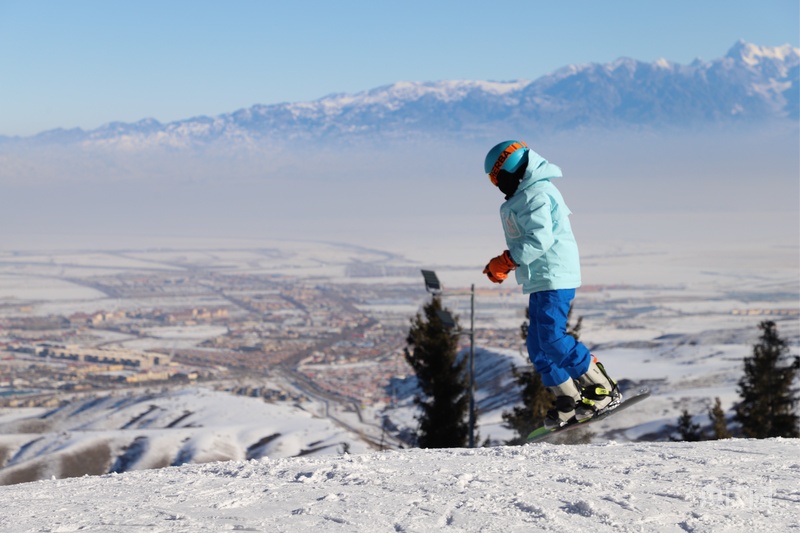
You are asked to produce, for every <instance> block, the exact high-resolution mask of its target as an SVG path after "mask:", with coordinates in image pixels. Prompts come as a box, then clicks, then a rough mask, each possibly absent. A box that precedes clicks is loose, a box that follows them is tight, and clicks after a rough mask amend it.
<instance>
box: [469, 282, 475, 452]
mask: <svg viewBox="0 0 800 533" xmlns="http://www.w3.org/2000/svg"><path fill="white" fill-rule="evenodd" d="M469 308H470V309H469V311H470V313H469V447H470V448H474V447H475V284H474V283H473V284H472V287H471V289H470V299H469Z"/></svg>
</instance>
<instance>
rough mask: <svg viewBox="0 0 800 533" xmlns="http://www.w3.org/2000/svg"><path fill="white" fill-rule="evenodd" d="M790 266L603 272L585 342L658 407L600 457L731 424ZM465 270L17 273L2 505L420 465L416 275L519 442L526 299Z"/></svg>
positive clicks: (40, 269)
mask: <svg viewBox="0 0 800 533" xmlns="http://www.w3.org/2000/svg"><path fill="white" fill-rule="evenodd" d="M792 252H793V250H788V249H780V250H778V251H776V252H775V261H774V262H772V263H770V264H771V268H770V269H767V270H765V269H761V271H760V275H759V276H758V277H752V278H747V279H748V280H747V282H743V281H742V280H743V276H742V269H746V268H748V265H747V264H746V262H741V261H740V262H739V263H736V264H735V265H733V266H732V267H730V268H729V269H728V270H725V269H717V270H714V269H711V268H710V267H709V266H708V265H709V264H716V263H717V262H719V264H725V265H730V263H727V262H726V261H724V258H723V260H720V261H717V260H716V259H715V258H711V257H706V258H700V260H699V264H698V265H697V270H696V271H693V272H690V271H687V270H686V269H685V268H684V269H683V270H682V269H681V268H680V267H676V265H680V264H685V263H682V261H681V258H680V257H672V256H664V255H657V254H653V253H650V252H649V251H647V250H644V251H642V252H641V253H639V254H637V253H635V252H632V253H626V254H620V253H615V254H613V256H603V255H593V254H591V253H588V254H586V257H585V259H584V271H585V273H584V277H585V279H587V280H591V281H594V283H591V284H589V283H587V284H586V285H584V286H583V287H582V288H581V289H580V290H579V292H578V296H577V298H576V301H575V312H574V315H575V316H574V317H573V321H574V320H576V319H577V318H578V317H579V318H580V320H581V321H582V322H581V335H582V340H584V341H585V342H586V343H587V344H589V345H590V347H591V348H592V350H593V351H594V352H595V353H596V354H598V355H599V356H600V357H602V358H603V360H604V362H605V363H606V366H607V367H609V368H612V369H614V371H615V373H616V375H617V376H618V377H619V378H620V379H622V380H624V381H625V383H626V384H628V385H629V386H638V385H640V384H646V385H648V386H649V387H651V389H653V392H654V395H653V398H652V399H651V400H649V401H648V402H647V403H646V404H643V405H642V408H641V409H638V410H637V411H635V412H634V411H633V410H631V414H630V415H628V416H627V417H626V419H625V421H624V423H623V421H621V420H618V421H617V422H616V423H614V424H608V425H607V427H606V428H605V429H606V432H605V433H602V431H601V432H600V436H603V435H606V436H612V437H614V438H623V439H627V440H636V439H639V438H649V439H654V438H664V437H665V435H666V433H665V431H668V428H669V427H670V424H674V421H675V419H677V417H678V416H679V414H680V410H681V409H683V408H689V409H693V410H695V412H697V413H701V412H703V411H702V409H704V407H705V406H706V405H707V403H708V401H709V400H710V398H711V397H712V396H717V397H721V398H722V400H723V402H724V403H725V405H726V408H730V407H731V406H732V404H733V402H734V401H735V400H736V393H735V388H736V380H737V379H738V377H739V375H740V373H741V360H742V358H743V357H745V356H746V355H747V354H748V353H749V351H750V349H751V345H752V342H753V340H754V339H755V338H756V336H757V334H758V331H757V324H758V323H759V321H761V320H764V319H765V318H769V319H770V320H774V321H776V322H777V323H778V324H779V327H780V328H781V332H782V333H783V334H784V335H785V336H786V337H787V338H788V339H789V341H790V344H792V345H796V344H797V340H798V338H800V331H799V330H800V328H798V318H799V317H800V310H798V307H797V298H796V297H797V287H796V257H795V256H794V255H793V253H792ZM687 253H689V252H687ZM720 253H722V254H723V255H724V253H725V252H720ZM731 253H733V252H731ZM695 262H697V258H695ZM461 263H463V264H461ZM461 263H459V262H457V261H456V262H455V264H454V263H453V262H451V263H447V262H445V261H441V260H439V261H436V260H435V261H434V263H432V264H426V263H423V262H421V261H420V260H418V259H412V258H409V257H406V256H404V255H401V254H398V253H395V252H388V251H383V250H379V249H370V248H362V247H355V246H349V245H342V244H325V243H304V242H286V241H275V242H269V241H267V242H264V243H261V244H259V245H258V246H247V247H245V246H243V247H238V248H237V247H230V246H229V247H225V246H220V247H216V248H215V247H211V246H209V247H196V248H190V247H181V248H178V247H176V248H153V249H125V250H70V251H63V250H62V251H16V252H14V251H6V252H2V253H0V484H8V483H16V482H22V481H30V480H33V479H42V478H44V477H52V476H55V477H70V476H74V475H83V474H85V473H90V474H100V473H105V472H109V471H126V470H130V469H142V468H155V467H160V466H168V465H170V464H182V463H184V462H204V461H210V460H225V459H242V458H259V457H264V456H293V455H303V454H309V453H343V452H351V453H353V452H359V451H362V450H369V449H392V448H400V447H407V446H409V445H413V438H412V437H411V436H410V435H412V434H413V431H414V430H415V428H416V422H415V419H414V413H415V410H414V404H413V398H414V395H415V389H414V381H413V374H412V372H411V370H410V368H409V367H408V366H407V365H406V363H405V360H404V357H403V350H404V348H405V347H406V337H407V335H408V331H409V327H410V320H411V319H412V318H413V317H414V316H415V315H416V314H417V313H418V312H419V311H420V309H421V307H422V305H423V304H424V303H425V301H427V299H428V298H429V297H430V296H429V294H428V293H427V292H426V289H425V285H424V283H423V277H422V276H421V274H420V270H421V269H434V270H436V272H437V273H438V275H439V277H440V279H441V280H442V281H443V283H444V286H445V291H444V293H443V294H442V298H443V302H444V304H445V305H446V306H447V307H448V308H449V309H450V310H452V311H453V313H454V314H455V315H456V316H457V317H458V321H459V326H460V329H459V330H455V331H454V334H455V335H459V338H460V341H461V347H462V349H463V353H464V354H466V353H468V352H469V350H467V348H468V347H469V342H470V335H469V333H470V330H469V328H470V323H471V319H474V331H473V332H472V333H474V342H475V347H476V366H475V367H476V401H477V406H478V409H479V418H478V428H479V431H480V438H481V439H482V442H487V443H490V444H502V443H503V442H504V441H505V439H508V438H510V437H512V436H513V433H512V432H511V431H510V430H509V428H506V427H504V426H503V424H502V418H501V415H502V412H503V411H504V410H508V409H510V408H511V407H513V406H514V404H515V403H516V402H517V401H518V399H519V396H518V394H519V393H518V390H517V389H516V388H515V386H514V384H513V378H512V374H511V366H524V365H526V364H528V363H527V357H526V355H525V353H524V347H523V344H522V340H521V335H520V326H521V325H522V324H523V322H524V320H525V316H524V311H525V304H526V299H525V298H524V296H523V295H521V294H520V292H519V289H518V288H517V287H516V286H515V285H514V284H513V283H507V284H505V285H502V286H493V285H492V284H490V283H488V282H486V281H485V280H483V279H482V277H481V275H480V270H481V265H477V264H468V263H466V262H463V261H462V262H461ZM473 295H474V302H475V307H474V316H473V315H472V311H471V307H470V303H471V302H470V300H471V298H472V296H473ZM187 391H190V392H187ZM622 418H623V417H620V419H622ZM665 428H666V429H665ZM58 454H61V456H60V458H59V459H58V461H56V460H55V459H53V457H54V456H55V455H58ZM56 463H57V464H56ZM54 465H55V466H54Z"/></svg>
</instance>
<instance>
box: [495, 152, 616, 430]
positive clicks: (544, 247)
mask: <svg viewBox="0 0 800 533" xmlns="http://www.w3.org/2000/svg"><path fill="white" fill-rule="evenodd" d="M484 167H485V171H486V173H487V174H489V179H490V180H491V182H492V183H493V184H494V185H495V186H496V187H497V188H498V189H500V191H501V192H502V193H503V194H504V195H505V198H506V201H505V202H504V203H503V205H501V206H500V217H501V219H502V222H503V230H504V232H505V237H506V245H507V247H508V249H507V250H505V251H504V252H503V253H502V254H501V255H499V256H497V257H494V258H493V259H492V260H491V261H489V264H487V265H486V268H485V269H484V271H483V273H484V274H486V275H487V276H488V277H489V279H490V280H491V281H493V282H494V283H502V282H503V280H505V279H506V278H507V277H508V274H509V273H510V272H511V271H515V272H516V278H517V283H518V284H519V285H522V292H523V293H525V294H529V295H530V303H529V307H528V309H529V315H530V316H529V320H530V325H529V327H528V336H527V348H528V357H530V360H531V363H533V366H534V368H535V369H536V371H537V372H538V373H539V374H540V375H541V377H542V383H543V384H544V385H545V386H546V387H547V388H548V389H549V390H550V391H552V392H553V394H555V396H556V403H555V408H554V409H551V410H550V412H548V414H547V418H546V419H545V427H548V428H553V427H559V426H563V425H565V424H567V423H568V422H571V421H574V420H578V421H580V420H585V419H587V418H590V417H592V416H593V415H594V414H595V413H597V412H600V411H605V410H608V409H613V408H614V407H616V406H617V405H619V403H620V402H621V401H622V395H621V394H620V392H619V388H618V387H617V384H616V382H615V381H614V380H612V379H611V378H610V377H609V376H608V374H607V373H606V371H605V369H604V368H603V365H602V364H600V363H598V362H597V359H596V358H595V357H594V356H593V355H592V354H590V353H589V350H588V348H586V346H584V345H583V344H582V343H580V342H578V341H576V340H575V339H574V338H573V337H572V336H570V335H568V334H567V332H566V329H567V314H568V313H569V308H570V303H571V302H572V300H573V298H574V297H575V289H576V288H577V287H579V286H580V284H581V273H580V260H579V256H578V245H577V243H576V241H575V236H574V235H573V234H572V228H571V227H570V223H569V215H570V213H571V212H570V210H569V208H567V205H566V204H565V203H564V199H563V198H562V196H561V193H560V192H559V191H558V189H557V188H556V187H555V185H553V184H552V183H551V180H553V179H555V178H560V177H561V175H562V174H561V169H560V168H559V167H557V166H556V165H554V164H552V163H549V162H548V161H547V160H545V159H544V158H543V157H542V156H540V155H539V154H537V153H536V152H534V151H533V150H531V149H529V148H528V146H527V145H526V144H525V143H524V142H521V141H505V142H502V143H500V144H498V145H496V146H494V147H493V148H492V149H491V150H489V153H488V154H487V155H486V160H485V163H484Z"/></svg>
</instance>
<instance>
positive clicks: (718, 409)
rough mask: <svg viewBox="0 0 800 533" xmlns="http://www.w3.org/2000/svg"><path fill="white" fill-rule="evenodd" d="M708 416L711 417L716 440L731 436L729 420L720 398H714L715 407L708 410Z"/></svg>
mask: <svg viewBox="0 0 800 533" xmlns="http://www.w3.org/2000/svg"><path fill="white" fill-rule="evenodd" d="M708 417H709V418H710V419H711V431H712V433H713V435H714V436H713V438H714V440H722V439H729V438H731V432H730V431H728V421H727V420H726V418H725V411H724V410H723V409H722V402H720V400H719V398H715V399H714V407H712V408H711V409H709V410H708Z"/></svg>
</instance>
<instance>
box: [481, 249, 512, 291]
mask: <svg viewBox="0 0 800 533" xmlns="http://www.w3.org/2000/svg"><path fill="white" fill-rule="evenodd" d="M515 268H517V264H516V263H515V262H514V260H513V259H511V254H510V253H509V252H508V250H506V251H505V252H503V253H502V254H500V255H498V256H497V257H493V258H492V260H491V261H489V264H487V265H486V268H484V269H483V273H484V274H486V275H487V276H488V277H489V279H490V280H492V282H494V283H503V280H505V279H506V278H507V277H508V273H509V272H511V271H512V270H514V269H515Z"/></svg>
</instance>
